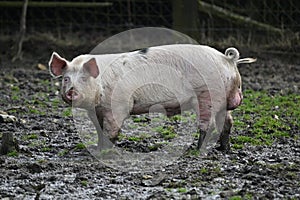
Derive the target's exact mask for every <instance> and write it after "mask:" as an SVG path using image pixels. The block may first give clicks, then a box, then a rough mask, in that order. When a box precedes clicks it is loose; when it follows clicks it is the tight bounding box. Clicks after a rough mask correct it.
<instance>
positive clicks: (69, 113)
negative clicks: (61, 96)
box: [62, 107, 72, 117]
mask: <svg viewBox="0 0 300 200" xmlns="http://www.w3.org/2000/svg"><path fill="white" fill-rule="evenodd" d="M62 116H63V117H72V108H70V107H68V108H65V109H64V110H63V112H62Z"/></svg>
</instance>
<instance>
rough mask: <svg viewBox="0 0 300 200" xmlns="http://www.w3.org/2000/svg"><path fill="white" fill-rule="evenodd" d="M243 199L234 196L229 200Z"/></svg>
mask: <svg viewBox="0 0 300 200" xmlns="http://www.w3.org/2000/svg"><path fill="white" fill-rule="evenodd" d="M242 199H243V198H242V197H241V196H232V197H230V198H229V200H242Z"/></svg>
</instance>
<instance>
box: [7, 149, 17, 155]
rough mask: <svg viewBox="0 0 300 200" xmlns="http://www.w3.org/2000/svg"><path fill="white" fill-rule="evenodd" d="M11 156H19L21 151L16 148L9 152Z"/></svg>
mask: <svg viewBox="0 0 300 200" xmlns="http://www.w3.org/2000/svg"><path fill="white" fill-rule="evenodd" d="M7 156H9V157H18V156H19V153H18V152H17V151H16V150H13V151H11V152H9V153H8V154H7Z"/></svg>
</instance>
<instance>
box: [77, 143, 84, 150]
mask: <svg viewBox="0 0 300 200" xmlns="http://www.w3.org/2000/svg"><path fill="white" fill-rule="evenodd" d="M76 149H85V145H84V144H83V143H78V144H76Z"/></svg>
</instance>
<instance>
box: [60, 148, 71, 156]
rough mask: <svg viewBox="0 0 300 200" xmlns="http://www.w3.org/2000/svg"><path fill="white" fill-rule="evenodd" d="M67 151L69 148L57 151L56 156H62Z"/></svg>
mask: <svg viewBox="0 0 300 200" xmlns="http://www.w3.org/2000/svg"><path fill="white" fill-rule="evenodd" d="M67 153H69V150H67V149H64V150H62V151H60V152H58V156H60V157H62V156H64V155H66V154H67Z"/></svg>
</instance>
